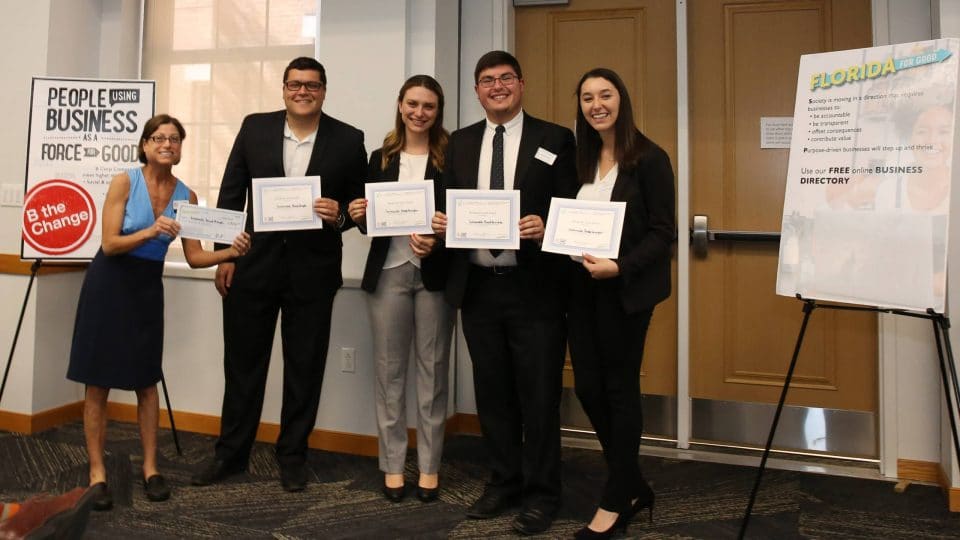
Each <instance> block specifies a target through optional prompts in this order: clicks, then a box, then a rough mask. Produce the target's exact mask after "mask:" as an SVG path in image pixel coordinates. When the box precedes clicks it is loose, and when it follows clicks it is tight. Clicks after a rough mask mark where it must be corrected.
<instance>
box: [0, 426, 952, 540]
mask: <svg viewBox="0 0 960 540" xmlns="http://www.w3.org/2000/svg"><path fill="white" fill-rule="evenodd" d="M180 439H181V444H182V446H183V455H182V456H179V455H177V452H176V449H175V447H174V444H173V439H172V437H171V434H170V432H169V431H163V432H162V433H161V440H160V442H161V448H160V454H161V455H160V466H161V471H162V472H163V474H164V475H165V476H166V477H167V480H168V482H170V484H171V485H172V486H173V496H172V497H171V499H170V500H169V501H166V502H163V503H151V502H148V501H147V500H146V498H145V496H144V493H143V487H142V485H141V479H140V466H141V462H142V454H141V451H140V443H139V437H138V434H137V430H136V426H134V425H127V424H116V423H111V424H110V427H109V430H108V442H107V449H108V456H107V463H108V477H109V482H110V486H111V489H112V491H113V493H114V497H115V500H116V506H115V507H114V509H113V510H112V511H109V512H100V513H93V514H92V516H91V518H90V523H89V526H88V529H87V538H140V539H154V538H157V539H159V538H206V537H220V538H277V539H288V538H289V539H293V538H503V537H515V535H514V534H513V532H512V530H511V529H510V521H511V520H512V519H513V515H512V514H511V515H504V516H502V517H499V518H495V519H491V520H470V519H466V518H465V517H464V514H463V512H464V509H465V508H466V507H467V506H468V505H469V504H470V503H472V502H473V501H474V500H475V499H476V498H477V497H478V496H479V495H480V493H481V491H482V489H483V479H484V458H483V449H482V446H481V442H480V439H478V438H477V437H472V436H454V437H449V438H448V440H447V444H446V447H445V449H444V459H443V465H442V468H441V472H440V479H441V493H440V499H439V500H438V501H436V502H434V503H431V504H423V503H421V502H420V501H418V500H417V499H416V497H407V498H406V499H405V500H404V502H402V503H399V504H395V503H391V502H389V501H387V500H385V499H384V498H383V496H382V495H381V494H380V485H381V483H382V481H383V477H382V475H381V473H380V472H379V471H378V470H377V461H376V459H374V458H366V457H360V456H351V455H345V454H337V453H333V452H322V451H311V453H310V457H309V466H310V471H311V473H310V483H309V484H308V487H307V490H306V491H305V492H303V493H286V492H284V491H283V490H282V489H281V488H280V483H279V480H278V478H279V470H278V467H277V465H276V462H275V460H274V458H273V453H272V447H271V446H270V445H266V444H259V443H258V444H257V445H256V447H255V449H254V453H253V456H252V459H251V464H250V470H249V472H248V473H246V474H243V475H238V476H237V477H235V478H232V479H230V480H229V481H227V482H226V483H224V484H220V485H215V486H209V487H202V488H198V487H192V486H190V485H189V483H190V475H191V474H192V472H193V471H194V469H196V468H197V466H198V465H199V464H200V462H202V461H203V460H204V459H205V458H206V457H207V456H208V455H209V454H210V452H212V448H213V438H212V437H208V436H204V435H197V434H192V433H183V432H181V433H180ZM641 460H642V466H643V468H644V472H645V474H646V475H647V476H648V478H649V480H650V482H651V484H652V486H653V488H654V491H655V492H656V494H657V499H656V507H655V509H654V515H653V522H652V523H648V522H647V521H646V517H645V516H644V518H643V519H640V518H639V517H638V518H637V520H636V521H634V523H632V524H631V526H630V528H629V530H628V532H627V535H626V537H628V538H708V539H712V538H721V539H722V538H736V535H737V532H738V531H739V527H740V520H741V517H742V514H743V511H744V508H745V506H746V501H747V497H748V495H749V492H750V489H751V487H752V485H753V484H752V483H753V479H754V474H755V469H753V468H749V467H737V466H731V465H720V464H714V463H700V462H691V461H678V460H670V459H660V458H653V457H646V456H645V457H642V458H641ZM415 463H416V461H415V458H414V457H413V455H411V456H410V457H409V458H408V462H407V468H408V470H407V473H408V474H407V478H408V479H409V480H410V481H413V480H414V479H415V478H416V470H415ZM563 475H564V477H563V482H564V505H563V508H562V510H561V512H560V515H559V516H558V517H557V520H556V521H555V522H554V525H553V527H552V528H551V529H550V530H549V531H548V532H547V533H546V534H545V535H543V537H544V538H569V537H570V536H571V535H572V534H573V532H574V531H576V530H577V529H579V528H580V527H582V526H583V524H584V523H585V522H586V521H587V520H588V519H589V518H590V516H591V515H592V513H593V511H594V505H595V504H596V500H597V497H598V493H599V489H600V485H601V483H602V482H603V480H604V475H605V473H604V467H603V460H602V456H601V455H600V453H599V452H597V451H593V450H583V449H574V448H564V451H563ZM86 483H87V464H86V451H85V449H84V444H83V432H82V426H81V425H80V424H79V423H71V424H67V425H65V426H62V427H59V428H56V429H53V430H50V431H46V432H43V433H40V434H36V435H33V436H24V435H19V434H14V433H6V432H0V500H4V501H7V500H22V499H26V498H28V497H30V496H33V495H35V494H37V493H40V492H53V493H59V492H63V491H66V490H68V489H70V488H73V487H76V486H82V485H86ZM747 536H748V538H960V516H958V515H953V514H950V513H949V512H947V510H946V499H945V495H944V494H943V492H942V491H941V490H940V489H939V488H936V487H931V486H922V485H911V486H910V487H909V488H908V489H907V490H906V491H905V492H904V493H900V494H898V493H895V492H894V490H893V484H892V483H888V482H878V481H871V480H858V479H851V478H841V477H831V476H823V475H813V474H804V473H796V472H786V471H774V470H769V471H767V473H766V474H765V476H764V482H763V487H762V489H761V491H760V494H759V497H758V500H757V503H756V506H755V507H754V514H753V518H752V520H751V522H750V529H749V531H748V535H747Z"/></svg>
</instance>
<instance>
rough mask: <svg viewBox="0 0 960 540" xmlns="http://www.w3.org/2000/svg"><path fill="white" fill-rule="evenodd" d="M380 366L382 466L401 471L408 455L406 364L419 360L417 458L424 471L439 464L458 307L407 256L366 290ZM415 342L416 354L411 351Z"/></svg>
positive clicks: (429, 471) (378, 396) (387, 470)
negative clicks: (430, 287)
mask: <svg viewBox="0 0 960 540" xmlns="http://www.w3.org/2000/svg"><path fill="white" fill-rule="evenodd" d="M367 305H368V307H369V308H370V325H371V330H372V331H373V358H374V362H375V370H376V389H375V397H376V409H377V430H378V432H379V435H380V470H382V471H383V472H385V473H389V474H400V473H402V472H403V469H404V462H405V460H406V455H407V417H406V406H405V405H406V392H405V390H406V387H407V366H408V364H409V360H410V358H411V357H412V358H413V359H414V360H415V373H416V387H417V464H418V466H419V468H420V472H421V473H425V474H435V473H437V472H438V471H439V469H440V455H441V453H442V452H443V431H444V425H445V423H446V420H447V386H448V385H447V372H448V369H449V363H450V340H451V334H452V330H453V316H454V310H453V308H451V307H450V305H449V304H447V303H446V301H445V300H444V298H443V291H428V290H427V289H425V288H424V286H423V281H422V279H421V277H420V269H419V268H417V267H416V266H414V265H413V264H411V263H409V262H406V263H404V264H403V265H401V266H398V267H396V268H389V269H385V270H383V272H382V273H381V274H380V279H379V281H378V283H377V290H376V291H375V292H373V293H371V294H369V295H368V296H367ZM411 343H412V354H411Z"/></svg>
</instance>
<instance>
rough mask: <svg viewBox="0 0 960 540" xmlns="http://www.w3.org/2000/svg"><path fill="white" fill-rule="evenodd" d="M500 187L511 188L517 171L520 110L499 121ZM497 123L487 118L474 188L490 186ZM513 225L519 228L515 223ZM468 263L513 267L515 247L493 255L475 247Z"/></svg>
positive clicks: (521, 119)
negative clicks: (504, 120) (501, 159)
mask: <svg viewBox="0 0 960 540" xmlns="http://www.w3.org/2000/svg"><path fill="white" fill-rule="evenodd" d="M503 128H504V132H503V189H513V181H514V176H515V175H516V173H517V156H518V155H519V154H520V136H521V135H523V111H522V110H521V111H520V112H519V113H518V114H517V115H516V116H514V117H513V118H511V119H510V121H509V122H507V123H506V124H503ZM496 131H497V124H494V123H493V122H491V121H490V120H489V119H487V128H486V129H484V130H483V141H482V142H481V143H480V167H479V169H478V170H477V189H484V190H488V189H490V166H491V165H492V162H493V135H494V133H496ZM515 226H517V227H519V225H516V224H515ZM470 262H472V263H473V264H479V265H480V266H516V264H517V252H516V250H512V249H506V250H504V251H503V252H501V253H500V256H499V257H497V258H494V257H493V255H491V254H490V250H487V249H475V250H473V252H471V253H470Z"/></svg>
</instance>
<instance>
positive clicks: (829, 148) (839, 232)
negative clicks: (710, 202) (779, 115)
mask: <svg viewBox="0 0 960 540" xmlns="http://www.w3.org/2000/svg"><path fill="white" fill-rule="evenodd" d="M958 44H960V41H958V40H957V39H940V40H934V41H925V42H918V43H906V44H901V45H891V46H884V47H873V48H869V49H858V50H850V51H839V52H831V53H822V54H811V55H805V56H803V57H802V58H801V60H800V70H799V76H798V81H797V101H796V107H795V111H794V123H793V137H792V141H793V142H792V145H791V149H790V161H789V166H788V170H787V184H786V194H785V199H784V208H783V225H782V230H781V231H782V235H781V240H780V259H779V266H778V271H777V294H780V295H786V296H794V295H796V294H800V295H801V296H802V297H804V298H811V299H821V300H833V301H839V302H847V303H853V304H863V305H870V306H880V307H888V308H900V309H910V310H918V311H925V310H927V309H928V308H932V309H934V310H935V311H937V312H938V313H943V310H944V304H945V293H946V265H947V230H948V219H949V206H950V185H951V180H952V178H953V154H954V151H955V140H956V137H955V127H956V116H957V109H956V94H957V66H958Z"/></svg>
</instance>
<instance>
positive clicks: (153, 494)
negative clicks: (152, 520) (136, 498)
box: [143, 474, 170, 502]
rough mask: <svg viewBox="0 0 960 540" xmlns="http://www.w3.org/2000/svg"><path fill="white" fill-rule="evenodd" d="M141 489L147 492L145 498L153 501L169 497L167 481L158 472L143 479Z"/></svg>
mask: <svg viewBox="0 0 960 540" xmlns="http://www.w3.org/2000/svg"><path fill="white" fill-rule="evenodd" d="M143 490H144V491H145V492H146V493H147V499H150V500H151V501H153V502H160V501H165V500H167V499H169V498H170V488H169V487H167V481H166V480H164V479H163V477H162V476H160V475H159V474H155V475H153V476H151V477H150V478H147V479H145V480H144V481H143Z"/></svg>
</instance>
